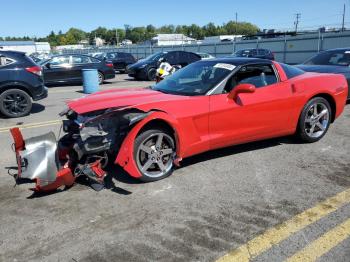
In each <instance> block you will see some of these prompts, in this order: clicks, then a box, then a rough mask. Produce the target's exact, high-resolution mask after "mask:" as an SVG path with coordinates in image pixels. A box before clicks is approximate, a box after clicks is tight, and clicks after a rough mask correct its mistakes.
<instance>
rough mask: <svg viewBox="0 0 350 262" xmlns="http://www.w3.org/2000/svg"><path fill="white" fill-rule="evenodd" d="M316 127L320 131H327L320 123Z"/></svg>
mask: <svg viewBox="0 0 350 262" xmlns="http://www.w3.org/2000/svg"><path fill="white" fill-rule="evenodd" d="M316 125H317V127H318V128H319V129H321V131H324V130H325V128H324V126H323V125H322V124H321V123H320V122H318V123H317V124H316Z"/></svg>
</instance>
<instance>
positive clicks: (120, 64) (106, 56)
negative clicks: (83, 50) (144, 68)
mask: <svg viewBox="0 0 350 262" xmlns="http://www.w3.org/2000/svg"><path fill="white" fill-rule="evenodd" d="M95 57H96V58H99V59H101V60H106V61H108V62H112V63H113V67H114V69H115V70H116V71H119V72H121V73H125V72H126V67H127V66H128V65H131V64H134V63H136V59H135V57H134V56H133V55H132V54H130V53H124V52H107V53H101V54H99V55H96V56H95Z"/></svg>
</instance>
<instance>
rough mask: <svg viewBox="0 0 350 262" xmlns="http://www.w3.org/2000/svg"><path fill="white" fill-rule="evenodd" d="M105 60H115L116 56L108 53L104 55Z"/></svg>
mask: <svg viewBox="0 0 350 262" xmlns="http://www.w3.org/2000/svg"><path fill="white" fill-rule="evenodd" d="M106 58H107V59H116V58H117V54H114V53H108V54H107V55H106Z"/></svg>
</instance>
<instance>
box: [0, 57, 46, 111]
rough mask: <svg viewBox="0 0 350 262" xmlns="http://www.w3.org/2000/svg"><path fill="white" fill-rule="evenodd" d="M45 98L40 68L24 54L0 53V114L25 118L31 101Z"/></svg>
mask: <svg viewBox="0 0 350 262" xmlns="http://www.w3.org/2000/svg"><path fill="white" fill-rule="evenodd" d="M45 97H47V88H46V87H45V85H44V81H43V78H42V71H41V67H39V66H38V65H37V64H35V63H34V61H33V60H32V59H31V58H29V57H28V56H26V55H25V53H22V52H15V51H0V112H1V113H2V114H3V115H5V116H6V117H21V116H25V115H27V114H29V113H30V111H31V109H32V100H34V101H37V100H40V99H43V98H45Z"/></svg>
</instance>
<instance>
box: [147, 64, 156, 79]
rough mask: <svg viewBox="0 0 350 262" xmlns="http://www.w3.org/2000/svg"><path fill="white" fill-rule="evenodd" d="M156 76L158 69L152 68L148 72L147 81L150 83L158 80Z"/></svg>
mask: <svg viewBox="0 0 350 262" xmlns="http://www.w3.org/2000/svg"><path fill="white" fill-rule="evenodd" d="M156 74H157V69H155V68H153V67H152V68H150V69H149V70H148V71H147V79H148V80H149V81H154V80H156Z"/></svg>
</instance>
